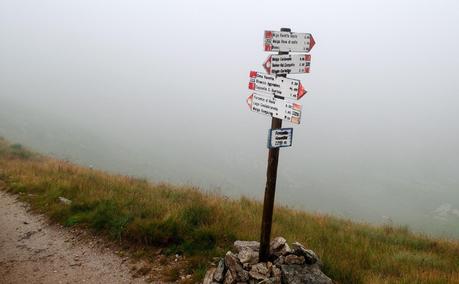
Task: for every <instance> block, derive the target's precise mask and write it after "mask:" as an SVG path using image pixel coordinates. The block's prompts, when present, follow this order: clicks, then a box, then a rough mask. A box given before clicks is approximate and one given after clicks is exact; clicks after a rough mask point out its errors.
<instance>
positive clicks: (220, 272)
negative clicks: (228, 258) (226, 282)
mask: <svg viewBox="0 0 459 284" xmlns="http://www.w3.org/2000/svg"><path fill="white" fill-rule="evenodd" d="M225 270H226V269H225V261H224V260H223V258H221V259H220V261H219V262H218V265H217V268H216V269H215V272H214V280H215V281H217V282H222V281H223V279H225Z"/></svg>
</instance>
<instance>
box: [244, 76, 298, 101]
mask: <svg viewBox="0 0 459 284" xmlns="http://www.w3.org/2000/svg"><path fill="white" fill-rule="evenodd" d="M249 89H251V90H254V91H259V92H263V93H268V94H270V95H276V96H280V97H284V98H288V99H294V100H299V99H301V98H302V97H303V96H304V95H305V94H306V91H305V90H304V88H303V85H301V82H300V80H294V79H287V78H284V77H276V76H275V75H269V74H265V73H260V72H257V71H250V82H249Z"/></svg>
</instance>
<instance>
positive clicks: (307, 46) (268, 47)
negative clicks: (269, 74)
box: [264, 31, 316, 52]
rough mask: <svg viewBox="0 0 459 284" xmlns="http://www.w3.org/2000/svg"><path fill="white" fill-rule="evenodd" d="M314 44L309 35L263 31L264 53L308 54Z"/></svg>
mask: <svg viewBox="0 0 459 284" xmlns="http://www.w3.org/2000/svg"><path fill="white" fill-rule="evenodd" d="M315 44H316V42H315V41H314V38H313V37H312V35H311V34H310V33H292V32H279V31H265V37H264V48H265V51H286V52H309V51H311V49H312V47H313V46H314V45H315Z"/></svg>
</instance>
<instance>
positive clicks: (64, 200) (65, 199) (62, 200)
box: [59, 196, 72, 205]
mask: <svg viewBox="0 0 459 284" xmlns="http://www.w3.org/2000/svg"><path fill="white" fill-rule="evenodd" d="M59 201H60V202H61V203H62V204H65V205H71V204H72V200H70V199H67V198H65V197H62V196H59Z"/></svg>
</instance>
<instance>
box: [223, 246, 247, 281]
mask: <svg viewBox="0 0 459 284" xmlns="http://www.w3.org/2000/svg"><path fill="white" fill-rule="evenodd" d="M225 266H226V268H227V269H228V271H229V272H230V273H231V276H232V278H233V279H234V280H235V281H238V282H239V281H247V280H249V272H247V271H245V270H244V268H243V267H242V264H241V262H240V261H239V259H238V258H237V257H236V255H234V254H233V253H232V252H231V251H228V252H227V253H226V255H225ZM227 274H228V273H227ZM225 281H226V276H225Z"/></svg>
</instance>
